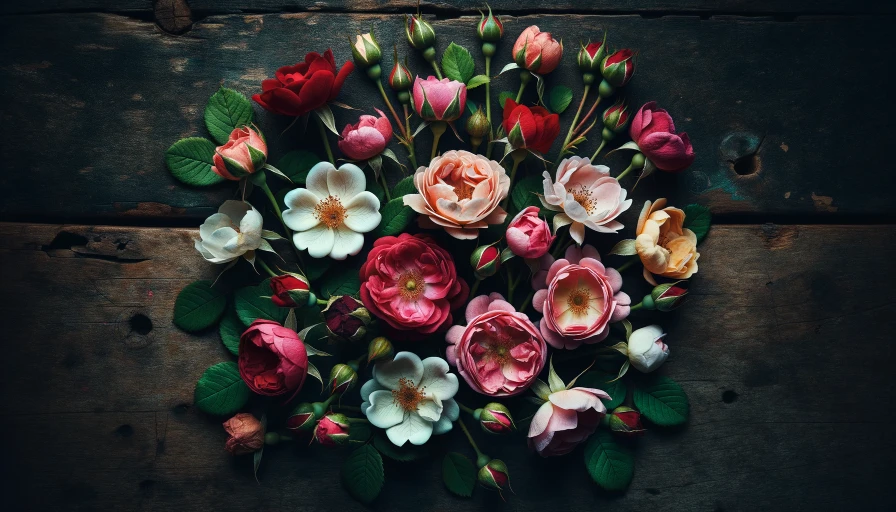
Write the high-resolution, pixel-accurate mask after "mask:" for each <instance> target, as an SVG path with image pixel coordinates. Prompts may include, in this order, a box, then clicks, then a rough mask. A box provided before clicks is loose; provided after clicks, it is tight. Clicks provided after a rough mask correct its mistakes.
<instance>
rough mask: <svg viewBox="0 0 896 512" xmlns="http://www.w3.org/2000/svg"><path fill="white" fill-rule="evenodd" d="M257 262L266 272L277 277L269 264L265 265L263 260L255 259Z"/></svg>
mask: <svg viewBox="0 0 896 512" xmlns="http://www.w3.org/2000/svg"><path fill="white" fill-rule="evenodd" d="M255 261H257V262H258V264H259V265H261V268H262V269H263V270H264V271H265V272H267V273H268V274H269V275H270V276H271V277H277V274H276V273H275V272H274V271H273V270H271V267H269V266H268V264H267V263H265V262H264V260H263V259H261V258H255Z"/></svg>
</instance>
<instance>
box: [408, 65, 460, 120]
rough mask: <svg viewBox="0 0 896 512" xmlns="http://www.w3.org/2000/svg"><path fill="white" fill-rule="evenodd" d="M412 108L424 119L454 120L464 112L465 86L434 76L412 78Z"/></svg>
mask: <svg viewBox="0 0 896 512" xmlns="http://www.w3.org/2000/svg"><path fill="white" fill-rule="evenodd" d="M413 92H414V109H415V110H416V111H417V115H419V116H420V117H421V118H423V120H425V121H454V120H455V119H457V118H459V117H460V116H461V115H463V113H464V107H465V106H466V104H467V86H466V85H464V84H462V83H460V82H458V81H456V80H449V79H447V78H443V79H441V80H439V79H438V78H436V77H434V76H430V77H428V78H427V79H426V80H421V79H420V77H419V76H418V77H417V78H416V79H415V80H414V91H413Z"/></svg>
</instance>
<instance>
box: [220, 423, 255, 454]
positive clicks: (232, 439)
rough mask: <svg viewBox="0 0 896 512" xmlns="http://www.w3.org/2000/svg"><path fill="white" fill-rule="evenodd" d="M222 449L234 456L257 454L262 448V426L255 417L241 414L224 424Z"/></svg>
mask: <svg viewBox="0 0 896 512" xmlns="http://www.w3.org/2000/svg"><path fill="white" fill-rule="evenodd" d="M224 431H225V432H227V441H226V442H225V443H224V449H226V450H227V451H228V452H230V453H232V454H234V455H245V454H247V453H252V452H257V451H258V450H260V449H261V447H262V446H264V426H262V424H261V422H260V421H258V419H257V418H256V417H255V416H252V415H251V414H248V413H245V412H241V413H239V414H237V415H236V416H234V417H232V418H230V419H229V420H227V421H225V422H224Z"/></svg>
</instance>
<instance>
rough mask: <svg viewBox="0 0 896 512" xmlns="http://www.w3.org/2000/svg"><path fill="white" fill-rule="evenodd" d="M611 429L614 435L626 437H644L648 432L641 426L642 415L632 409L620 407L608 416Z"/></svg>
mask: <svg viewBox="0 0 896 512" xmlns="http://www.w3.org/2000/svg"><path fill="white" fill-rule="evenodd" d="M607 416H608V418H609V427H610V430H612V431H613V432H614V433H616V434H619V435H621V436H626V437H635V436H640V435H644V432H646V430H645V429H644V426H643V425H642V424H641V413H639V412H638V411H636V410H634V409H632V408H631V407H626V406H624V405H623V406H620V407H617V408H615V409H613V412H611V413H610V414H608V415H607Z"/></svg>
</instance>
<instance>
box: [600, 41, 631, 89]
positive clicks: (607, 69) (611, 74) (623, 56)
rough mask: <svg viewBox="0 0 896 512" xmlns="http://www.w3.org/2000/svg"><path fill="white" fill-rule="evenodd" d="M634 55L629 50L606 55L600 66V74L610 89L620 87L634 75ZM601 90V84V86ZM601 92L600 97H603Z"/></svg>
mask: <svg viewBox="0 0 896 512" xmlns="http://www.w3.org/2000/svg"><path fill="white" fill-rule="evenodd" d="M634 56H635V53H634V52H633V51H631V50H629V49H623V50H618V51H616V52H613V53H611V54H610V55H607V56H606V57H605V58H604V61H603V63H602V64H601V68H600V73H601V74H602V75H603V77H604V81H605V82H607V84H609V85H610V87H611V88H616V87H622V86H623V85H625V84H627V83H628V81H629V80H631V79H632V75H633V74H634V73H635V61H634V60H633V58H634ZM601 88H602V89H603V84H601ZM603 92H604V91H601V96H604V94H603Z"/></svg>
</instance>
